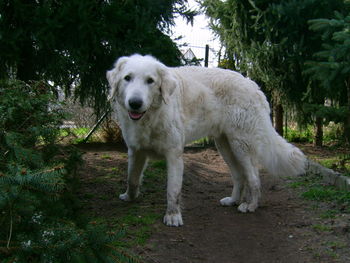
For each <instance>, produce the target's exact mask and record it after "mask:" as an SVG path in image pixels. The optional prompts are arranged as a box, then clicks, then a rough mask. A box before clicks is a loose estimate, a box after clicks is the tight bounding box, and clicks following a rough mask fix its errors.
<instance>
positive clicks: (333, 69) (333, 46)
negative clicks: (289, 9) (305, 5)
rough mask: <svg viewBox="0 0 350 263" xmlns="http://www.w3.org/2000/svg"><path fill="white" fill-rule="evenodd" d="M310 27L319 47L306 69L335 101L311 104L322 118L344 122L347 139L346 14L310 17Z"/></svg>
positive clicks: (349, 66) (349, 27)
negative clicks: (319, 37)
mask: <svg viewBox="0 0 350 263" xmlns="http://www.w3.org/2000/svg"><path fill="white" fill-rule="evenodd" d="M310 29H311V30H314V31H316V32H320V33H321V34H322V40H323V41H322V42H323V45H322V47H323V49H322V50H321V51H319V52H316V53H315V56H314V58H315V61H309V62H308V63H307V65H308V66H309V67H310V68H309V69H308V70H307V73H309V74H311V75H312V76H313V78H314V79H315V80H318V81H320V82H321V83H322V86H320V87H319V89H320V90H322V93H323V94H325V96H326V97H327V98H328V99H330V100H332V101H333V102H334V101H335V102H337V104H334V103H333V107H330V106H328V107H325V106H324V105H314V108H315V111H316V112H317V113H318V114H319V115H320V116H322V117H323V118H326V120H328V121H329V120H333V121H336V122H343V123H344V128H345V129H344V135H345V136H344V137H345V138H346V140H347V141H348V142H350V15H349V14H347V15H343V14H341V13H340V12H336V13H335V16H334V18H332V19H314V20H311V21H310Z"/></svg>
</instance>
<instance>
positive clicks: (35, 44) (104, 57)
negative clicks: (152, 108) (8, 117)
mask: <svg viewBox="0 0 350 263" xmlns="http://www.w3.org/2000/svg"><path fill="white" fill-rule="evenodd" d="M186 1H187V0H109V1H107V0H101V1H96V0H84V1H81V0H70V1H62V0H37V1H34V0H31V1H28V0H19V1H12V0H10V1H8V0H0V57H1V60H0V79H2V78H13V77H14V78H17V79H20V80H22V81H28V80H46V81H53V82H54V84H55V85H59V86H61V87H64V88H65V90H66V92H67V93H69V92H70V91H71V88H72V87H73V86H74V87H76V88H75V95H77V96H78V97H79V98H80V100H81V101H82V102H84V101H85V102H86V101H89V100H90V101H91V103H92V104H94V106H95V108H96V109H97V110H100V109H101V108H103V106H104V103H105V98H106V90H107V82H106V79H105V73H106V70H108V69H109V68H110V67H111V66H112V64H113V62H114V61H115V59H116V58H117V57H119V56H122V55H129V54H132V53H136V52H137V53H147V54H152V55H154V56H156V57H157V58H159V59H160V60H162V61H163V62H164V63H166V64H168V65H178V64H179V62H180V60H179V59H180V52H179V50H178V48H177V46H176V44H175V43H174V42H173V41H172V40H171V39H170V37H169V36H168V35H167V34H165V33H166V32H169V30H170V26H171V25H172V24H173V23H174V17H175V16H176V15H182V16H184V17H186V18H188V19H189V20H191V19H192V17H193V15H194V12H192V11H188V10H187V9H186V8H185V7H184V3H186Z"/></svg>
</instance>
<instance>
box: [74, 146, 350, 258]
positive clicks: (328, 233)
mask: <svg viewBox="0 0 350 263" xmlns="http://www.w3.org/2000/svg"><path fill="white" fill-rule="evenodd" d="M310 147H311V146H310ZM83 150H84V151H85V154H84V160H85V164H84V166H83V167H82V169H81V172H80V176H81V179H82V180H81V181H82V183H81V190H80V191H79V196H80V198H81V200H82V201H83V203H84V205H83V206H84V210H85V211H87V212H89V213H90V214H93V215H94V216H96V217H99V218H101V217H102V218H106V219H108V220H111V221H113V218H114V217H117V216H120V213H121V211H122V212H123V213H125V212H126V211H128V207H130V206H131V205H129V204H125V203H124V202H122V201H120V200H118V195H119V193H121V192H123V191H124V190H125V189H124V187H125V180H126V169H127V156H126V150H125V148H123V147H119V146H118V147H117V146H111V145H109V146H108V145H103V146H98V145H95V146H84V148H83ZM304 150H305V149H304ZM116 169H117V172H116ZM109 171H114V172H116V173H114V174H117V175H118V176H115V175H114V176H109ZM290 180H291V179H279V178H273V177H272V176H269V175H268V174H266V173H264V172H262V173H261V181H262V185H263V191H262V199H261V202H260V207H259V208H258V210H257V211H256V212H255V213H247V214H242V213H239V212H238V211H237V207H222V206H220V204H219V200H220V199H221V198H223V197H225V196H229V195H230V193H231V189H232V183H231V179H230V176H229V172H228V169H227V167H226V164H225V163H224V161H223V160H222V158H221V157H220V155H219V154H218V153H217V151H216V150H215V149H213V148H209V149H198V150H188V151H186V153H185V174H184V184H183V192H182V193H183V194H182V201H183V219H184V223H185V225H184V226H183V227H179V228H172V227H166V226H164V225H163V224H162V222H161V217H162V215H163V213H164V212H165V204H166V203H165V202H166V201H165V197H166V193H165V181H164V188H163V189H162V190H160V191H159V193H156V195H155V197H156V198H154V200H151V201H149V200H148V201H145V202H146V203H144V202H143V200H139V201H138V202H137V205H139V206H147V207H152V208H153V209H154V213H157V214H159V220H157V221H156V223H155V224H154V225H153V226H152V231H151V234H150V238H149V239H148V241H147V243H146V244H145V245H143V246H137V247H134V248H133V251H134V253H137V254H139V255H140V256H141V257H142V258H143V260H144V262H159V263H163V262H164V263H168V262H203V263H204V262H214V263H215V262H220V263H264V262H266V263H267V262H269V263H271V262H281V263H296V262H344V263H345V262H350V251H349V247H350V217H349V214H345V213H344V214H341V213H337V215H336V216H335V217H332V218H322V217H321V216H320V215H322V214H324V213H325V212H327V211H328V210H329V211H331V210H332V209H334V207H332V206H333V204H325V203H322V204H319V203H315V202H311V201H307V200H304V199H303V198H301V197H300V191H301V190H299V189H294V188H292V187H290V186H289V183H290ZM153 191H154V189H152V187H151V186H147V185H146V189H145V190H144V193H143V194H144V195H145V196H146V195H147V194H154V193H153ZM133 205H134V204H133Z"/></svg>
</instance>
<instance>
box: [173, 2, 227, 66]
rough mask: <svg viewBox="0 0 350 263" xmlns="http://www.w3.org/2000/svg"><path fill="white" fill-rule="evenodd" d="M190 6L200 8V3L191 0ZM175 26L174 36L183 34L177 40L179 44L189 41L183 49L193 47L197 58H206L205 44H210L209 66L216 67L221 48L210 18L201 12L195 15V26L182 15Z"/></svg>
mask: <svg viewBox="0 0 350 263" xmlns="http://www.w3.org/2000/svg"><path fill="white" fill-rule="evenodd" d="M188 6H189V7H190V8H191V9H196V10H198V9H199V5H198V3H196V2H195V0H189V1H188ZM175 23H176V25H175V27H174V28H173V32H174V34H173V36H172V38H173V39H174V38H176V37H178V36H183V38H182V39H181V40H179V41H176V42H177V43H178V44H183V43H187V44H188V46H187V47H182V48H181V50H184V51H186V50H187V49H188V48H191V49H192V51H193V53H194V54H195V55H196V57H197V58H204V56H205V45H206V44H208V45H209V67H216V66H217V63H218V61H217V60H218V59H217V55H216V53H217V52H218V51H219V49H220V42H219V40H218V39H215V36H214V34H213V33H212V31H211V30H210V29H209V26H208V23H209V22H208V18H206V16H205V15H204V14H199V15H197V16H195V18H194V21H193V27H192V26H191V24H186V21H185V20H184V19H182V18H181V17H178V18H176V19H175Z"/></svg>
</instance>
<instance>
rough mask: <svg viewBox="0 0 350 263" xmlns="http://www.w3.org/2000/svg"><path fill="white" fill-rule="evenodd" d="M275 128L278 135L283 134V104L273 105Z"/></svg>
mask: <svg viewBox="0 0 350 263" xmlns="http://www.w3.org/2000/svg"><path fill="white" fill-rule="evenodd" d="M274 115H275V129H276V131H277V132H278V134H279V135H281V136H283V106H282V104H280V103H279V104H277V105H276V106H275V114H274Z"/></svg>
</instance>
